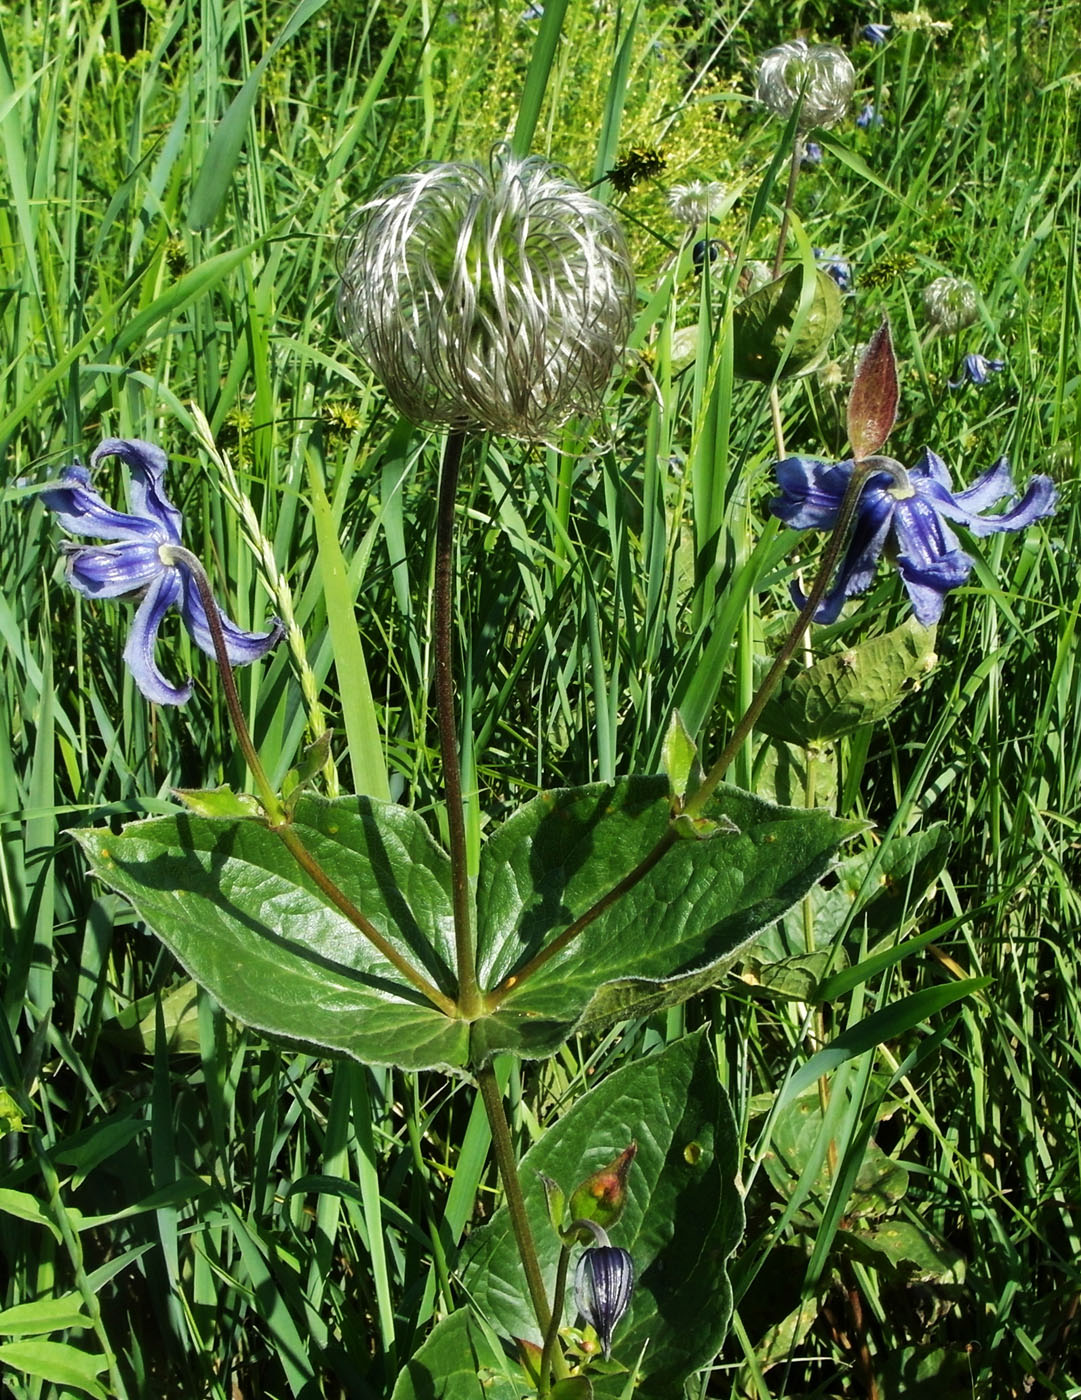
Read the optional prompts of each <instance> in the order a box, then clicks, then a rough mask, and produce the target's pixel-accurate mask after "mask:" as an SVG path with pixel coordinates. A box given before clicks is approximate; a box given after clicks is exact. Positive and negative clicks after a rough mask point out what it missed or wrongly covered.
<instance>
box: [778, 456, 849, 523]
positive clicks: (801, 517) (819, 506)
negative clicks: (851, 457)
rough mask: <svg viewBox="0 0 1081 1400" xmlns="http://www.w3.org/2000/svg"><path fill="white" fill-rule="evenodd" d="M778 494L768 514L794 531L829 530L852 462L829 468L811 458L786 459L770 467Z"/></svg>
mask: <svg viewBox="0 0 1081 1400" xmlns="http://www.w3.org/2000/svg"><path fill="white" fill-rule="evenodd" d="M774 470H775V471H776V473H777V484H778V486H780V488H781V492H782V494H781V495H780V496H775V497H774V499H773V500H772V501H770V503H769V508H770V511H771V512H772V514H773V515H775V516H777V518H778V519H779V520H783V521H784V522H785V523H786V524H787V525H791V526H792V528H793V529H795V530H832V529H833V527H834V525H835V524H836V522H837V512H838V510H839V509H840V507H841V501H842V500H843V499H844V494H845V489H846V487H847V486H848V482H849V478H850V477H851V475H852V463H851V462H841V463H839V464H837V465H830V464H829V463H828V462H820V461H818V460H817V458H815V457H786V458H785V459H784V461H783V462H778V463H777V464H776V466H775V467H774Z"/></svg>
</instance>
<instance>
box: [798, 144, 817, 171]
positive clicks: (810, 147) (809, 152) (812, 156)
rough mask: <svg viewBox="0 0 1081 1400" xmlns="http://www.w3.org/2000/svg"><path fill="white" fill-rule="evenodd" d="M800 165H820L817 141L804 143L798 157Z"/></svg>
mask: <svg viewBox="0 0 1081 1400" xmlns="http://www.w3.org/2000/svg"><path fill="white" fill-rule="evenodd" d="M799 163H800V165H821V164H822V147H821V146H820V145H819V144H818V142H817V141H804V143H803V149H802V150H801V151H800V155H799Z"/></svg>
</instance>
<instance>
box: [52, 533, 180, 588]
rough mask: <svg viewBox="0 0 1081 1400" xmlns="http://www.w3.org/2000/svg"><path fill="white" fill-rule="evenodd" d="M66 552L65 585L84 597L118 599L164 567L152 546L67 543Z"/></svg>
mask: <svg viewBox="0 0 1081 1400" xmlns="http://www.w3.org/2000/svg"><path fill="white" fill-rule="evenodd" d="M65 553H66V554H67V556H68V562H67V577H68V582H69V583H70V584H71V586H72V587H73V588H75V589H77V590H78V591H79V592H80V593H81V594H83V596H84V597H86V598H120V597H123V595H124V594H125V593H137V592H138V591H139V590H140V589H143V588H146V587H147V586H148V585H149V584H150V583H152V582H153V581H154V579H155V578H156V577H157V575H158V574H160V573H161V571H162V569H163V568H164V567H165V566H164V565H163V564H162V562H161V559H160V558H159V557H158V546H157V544H155V543H150V544H143V543H141V542H138V543H137V542H134V541H132V542H130V543H124V544H103V545H93V544H71V543H68V544H67V545H66V547H65Z"/></svg>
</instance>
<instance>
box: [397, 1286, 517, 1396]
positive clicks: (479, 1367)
mask: <svg viewBox="0 0 1081 1400" xmlns="http://www.w3.org/2000/svg"><path fill="white" fill-rule="evenodd" d="M516 1370H517V1368H516V1367H513V1368H512V1366H511V1364H510V1363H509V1362H508V1361H507V1359H506V1357H504V1356H503V1355H502V1354H501V1353H499V1352H497V1351H496V1349H495V1347H494V1346H493V1345H492V1343H491V1341H490V1340H489V1338H488V1337H487V1336H486V1334H485V1331H484V1328H483V1327H482V1326H481V1325H480V1323H479V1322H478V1321H477V1319H476V1318H475V1317H474V1316H473V1315H472V1313H471V1312H470V1311H469V1309H468V1308H462V1309H460V1310H459V1311H458V1312H456V1313H451V1315H450V1317H445V1318H444V1319H443V1321H442V1322H440V1323H438V1324H437V1325H436V1326H435V1327H434V1328H433V1329H432V1332H431V1335H430V1336H429V1337H428V1339H427V1341H426V1342H425V1343H424V1345H423V1346H422V1347H421V1348H420V1349H419V1350H418V1351H416V1352H415V1353H414V1354H413V1356H412V1357H410V1359H409V1360H408V1361H407V1362H406V1363H405V1366H404V1368H403V1369H402V1372H401V1374H400V1375H399V1377H398V1381H397V1384H396V1385H395V1387H394V1390H393V1392H392V1394H391V1400H520V1398H521V1396H522V1394H523V1392H524V1390H525V1386H524V1384H523V1383H522V1378H521V1374H520V1372H519V1374H518V1377H517V1379H515V1371H516Z"/></svg>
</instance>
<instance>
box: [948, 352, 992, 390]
mask: <svg viewBox="0 0 1081 1400" xmlns="http://www.w3.org/2000/svg"><path fill="white" fill-rule="evenodd" d="M1005 368H1006V361H1005V360H989V359H988V358H987V356H986V355H966V356H965V358H964V359H963V360H962V361H961V372H960V374H959V375H958V377H957V378H956V379H948V380H947V381H946V382H947V384H948V385H949V386H950V388H951V389H960V387H961V385H962V384H986V383H987V380H988V378H989V377H990V376H991V375H992V374H998V373H999V371H1000V370H1004V369H1005Z"/></svg>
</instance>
